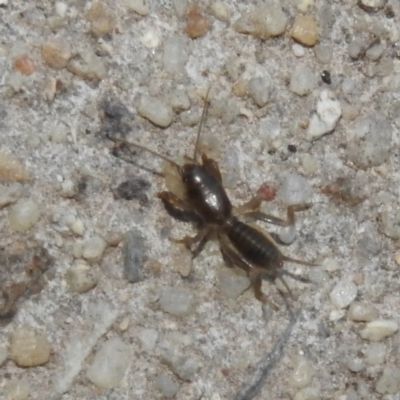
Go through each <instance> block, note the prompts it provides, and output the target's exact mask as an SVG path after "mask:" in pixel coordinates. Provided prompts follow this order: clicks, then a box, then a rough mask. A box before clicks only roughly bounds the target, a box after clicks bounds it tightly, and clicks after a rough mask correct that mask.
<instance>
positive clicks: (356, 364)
mask: <svg viewBox="0 0 400 400" xmlns="http://www.w3.org/2000/svg"><path fill="white" fill-rule="evenodd" d="M346 366H347V368H348V369H349V370H350V371H351V372H361V371H362V370H363V369H364V368H365V365H364V361H363V360H362V359H361V358H359V357H351V358H349V359H347V360H346Z"/></svg>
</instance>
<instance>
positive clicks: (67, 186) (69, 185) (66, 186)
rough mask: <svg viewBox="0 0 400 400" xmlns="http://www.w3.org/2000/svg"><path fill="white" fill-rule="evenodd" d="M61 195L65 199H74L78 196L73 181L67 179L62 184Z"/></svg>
mask: <svg viewBox="0 0 400 400" xmlns="http://www.w3.org/2000/svg"><path fill="white" fill-rule="evenodd" d="M61 194H62V195H63V196H64V197H74V196H75V195H76V187H75V184H74V182H72V181H71V179H65V181H64V182H62V183H61Z"/></svg>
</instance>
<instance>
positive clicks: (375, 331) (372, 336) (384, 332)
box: [360, 319, 399, 342]
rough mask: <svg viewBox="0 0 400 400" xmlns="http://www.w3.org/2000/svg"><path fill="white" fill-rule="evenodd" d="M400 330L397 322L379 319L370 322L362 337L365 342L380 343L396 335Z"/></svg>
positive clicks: (361, 333) (362, 332)
mask: <svg viewBox="0 0 400 400" xmlns="http://www.w3.org/2000/svg"><path fill="white" fill-rule="evenodd" d="M398 329H399V325H398V323H397V322H396V321H393V320H385V319H381V320H379V319H377V320H375V321H372V322H368V323H367V325H366V327H365V328H364V329H363V330H362V331H361V332H360V335H361V337H362V338H363V339H365V340H369V341H371V342H380V341H381V340H383V339H385V338H387V337H389V336H392V335H393V334H395V333H396V332H397V331H398Z"/></svg>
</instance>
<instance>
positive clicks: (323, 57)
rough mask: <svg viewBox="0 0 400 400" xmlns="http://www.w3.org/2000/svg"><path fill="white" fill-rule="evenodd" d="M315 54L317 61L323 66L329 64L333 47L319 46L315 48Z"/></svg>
mask: <svg viewBox="0 0 400 400" xmlns="http://www.w3.org/2000/svg"><path fill="white" fill-rule="evenodd" d="M314 54H315V57H316V59H317V60H318V61H319V62H320V63H321V64H328V63H329V62H330V61H331V58H332V47H330V46H328V45H323V44H317V45H316V46H315V47H314Z"/></svg>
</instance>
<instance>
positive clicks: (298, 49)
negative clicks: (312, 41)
mask: <svg viewBox="0 0 400 400" xmlns="http://www.w3.org/2000/svg"><path fill="white" fill-rule="evenodd" d="M292 51H293V54H294V55H295V56H296V57H298V58H301V57H304V56H305V55H306V50H305V48H304V47H303V46H301V45H300V44H297V43H295V44H294V45H293V46H292Z"/></svg>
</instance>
